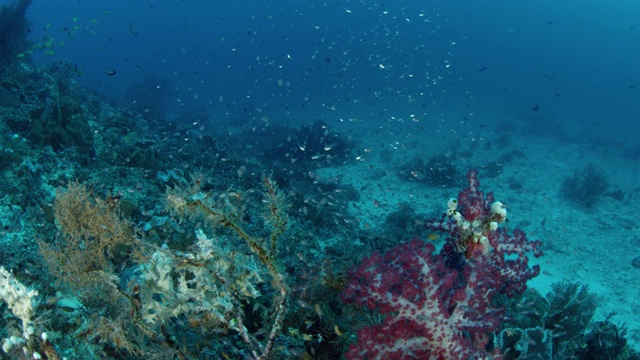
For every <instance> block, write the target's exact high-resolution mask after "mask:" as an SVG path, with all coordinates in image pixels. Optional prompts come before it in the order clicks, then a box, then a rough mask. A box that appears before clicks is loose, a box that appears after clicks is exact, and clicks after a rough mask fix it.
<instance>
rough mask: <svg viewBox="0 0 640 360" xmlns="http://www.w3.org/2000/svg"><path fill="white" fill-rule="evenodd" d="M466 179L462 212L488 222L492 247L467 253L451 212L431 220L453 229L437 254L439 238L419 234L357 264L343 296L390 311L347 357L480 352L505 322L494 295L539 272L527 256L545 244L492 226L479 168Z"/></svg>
mask: <svg viewBox="0 0 640 360" xmlns="http://www.w3.org/2000/svg"><path fill="white" fill-rule="evenodd" d="M468 179H469V188H467V189H465V190H464V191H462V192H461V193H460V196H459V199H458V201H459V204H460V208H461V210H460V211H461V213H462V212H463V213H464V217H465V219H467V218H469V219H472V221H473V220H479V221H480V220H482V221H484V222H487V224H484V223H483V224H484V225H486V226H485V227H483V228H482V230H483V231H485V234H486V239H487V241H488V243H489V245H490V246H489V247H488V251H482V252H478V253H474V254H472V255H473V256H468V254H467V253H465V252H461V251H460V246H459V243H460V241H461V238H462V237H468V236H469V232H468V231H466V230H461V226H459V224H456V223H455V222H452V221H453V220H451V219H446V218H445V219H443V220H440V221H430V222H428V223H427V227H430V228H435V229H438V230H442V231H447V232H449V237H448V238H447V243H446V244H445V245H444V246H443V248H442V250H441V251H440V253H439V254H435V253H434V252H435V247H434V245H433V244H431V243H425V242H423V241H420V240H413V241H411V242H409V243H406V244H402V245H399V246H397V247H395V248H393V249H391V250H389V251H388V252H387V253H385V254H384V255H378V254H374V255H372V256H371V257H369V258H367V259H365V260H364V261H363V263H362V264H361V265H360V266H358V267H356V268H354V269H352V270H351V271H350V273H349V275H350V277H349V282H348V283H347V286H346V288H345V291H344V292H343V294H342V298H343V300H344V301H345V302H349V303H354V304H356V305H360V306H367V307H368V308H369V309H372V310H377V311H378V312H379V313H381V314H384V315H386V317H385V318H384V320H383V321H382V323H380V324H376V325H373V326H370V327H365V328H363V329H360V330H359V331H358V342H357V343H354V344H352V345H351V346H350V348H349V351H348V352H347V354H346V357H347V358H348V359H438V360H440V359H473V358H480V357H482V356H483V355H484V345H485V344H486V340H487V337H488V335H489V334H490V333H491V332H492V331H494V330H496V329H497V328H498V326H499V324H500V321H501V315H502V309H501V308H496V307H495V306H494V303H493V302H492V299H493V297H494V295H496V294H498V293H502V294H506V295H509V296H511V295H514V294H519V293H522V291H524V289H525V288H526V282H527V281H528V280H529V279H531V278H533V277H534V276H536V275H537V274H538V273H539V271H540V270H539V268H538V267H537V266H534V267H533V268H529V266H528V258H527V256H526V253H529V252H532V253H533V254H534V255H535V256H539V255H540V254H541V253H540V252H539V250H538V247H539V242H538V241H535V242H530V241H528V240H527V238H526V236H525V234H524V232H522V231H520V230H516V231H514V233H513V235H509V234H508V232H507V231H506V230H505V229H504V228H499V229H496V230H488V221H489V220H491V219H492V218H491V217H492V213H491V204H492V203H493V197H492V196H491V194H488V195H486V196H485V195H484V194H483V193H482V192H480V191H478V185H479V182H478V180H477V172H475V171H470V172H469V176H468ZM484 225H482V226H484ZM480 226H481V225H478V227H480ZM476 230H477V229H476ZM482 236H485V235H482ZM467 240H468V239H466V238H465V240H464V241H467Z"/></svg>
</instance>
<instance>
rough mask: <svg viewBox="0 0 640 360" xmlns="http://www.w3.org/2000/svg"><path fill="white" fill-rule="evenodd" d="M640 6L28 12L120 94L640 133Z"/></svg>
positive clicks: (233, 5) (133, 7) (174, 6)
mask: <svg viewBox="0 0 640 360" xmlns="http://www.w3.org/2000/svg"><path fill="white" fill-rule="evenodd" d="M639 10H640V9H638V4H637V3H635V2H633V1H617V2H615V4H611V3H605V2H599V1H583V2H580V4H579V5H576V3H575V2H569V1H536V2H531V1H528V2H513V1H492V2H490V3H486V2H482V3H478V2H475V1H456V2H451V1H430V2H422V1H370V2H358V1H327V2H319V1H300V0H296V1H283V0H279V1H272V2H268V3H265V2H261V1H235V2H224V1H190V2H181V1H175V2H171V1H135V2H129V1H110V2H109V3H108V4H106V3H97V2H93V1H56V2H55V6H53V5H52V3H50V2H44V1H35V2H34V4H33V5H32V6H31V8H30V9H29V18H30V19H31V20H32V21H33V32H32V38H33V39H34V40H38V39H40V38H41V37H42V36H53V37H55V39H56V41H55V42H56V43H57V42H59V41H62V42H64V45H63V46H56V48H55V49H54V50H55V52H56V57H60V58H64V59H68V60H70V61H72V62H74V63H76V64H77V65H78V66H79V68H80V69H81V70H82V72H83V73H84V76H83V77H82V78H81V81H82V82H83V83H85V84H86V85H87V86H89V87H90V88H92V89H95V90H96V91H98V92H100V93H102V94H106V95H109V96H113V97H122V96H123V94H124V93H125V92H126V89H127V88H128V87H130V86H132V85H137V84H140V83H141V82H143V81H144V79H145V77H152V78H153V79H155V81H162V82H163V84H162V86H167V87H170V88H171V91H170V97H171V98H172V99H171V101H169V104H167V108H168V109H169V110H170V112H174V113H175V112H179V111H185V110H187V111H193V112H198V113H202V112H204V113H207V114H215V113H221V112H225V111H228V105H229V104H232V105H234V106H239V107H251V108H259V109H261V110H263V111H265V112H271V113H272V114H273V113H276V112H282V111H283V109H292V110H294V111H295V109H299V108H300V107H307V108H308V109H307V110H308V111H310V112H312V113H313V112H319V113H322V112H323V111H324V110H325V109H326V107H331V106H336V107H338V108H340V109H343V110H344V109H346V108H349V107H350V106H351V105H353V103H354V102H357V103H361V104H366V105H367V106H368V107H370V108H373V109H383V108H386V107H393V108H396V107H402V108H403V109H404V110H406V112H407V113H413V114H416V115H417V114H423V116H432V115H431V114H438V113H442V112H445V113H447V114H451V118H453V119H455V120H453V119H452V120H449V121H458V120H459V119H461V118H464V117H465V116H469V114H473V116H475V118H480V119H481V121H482V122H483V123H492V122H500V121H502V120H504V118H513V117H515V118H517V121H530V122H544V123H547V122H548V123H549V124H550V125H552V126H558V127H561V128H564V129H567V131H568V132H569V133H570V134H571V135H573V134H578V133H581V134H589V135H591V136H594V137H596V136H598V137H599V136H602V137H607V138H608V139H610V140H612V141H616V142H618V141H619V142H623V143H629V142H631V143H634V142H636V136H635V133H637V132H638V131H640V129H639V127H640V121H639V119H638V117H639V116H640V101H639V98H640V76H639V75H638V71H637V68H638V65H639V62H640V60H639V58H638V57H639V56H640V54H638V51H640V50H639V49H640V24H638V18H637V13H638V11H639ZM105 12H107V13H106V14H105ZM73 18H77V22H72V19H73ZM92 20H95V21H96V22H95V23H92V22H91V21H92ZM47 24H51V26H50V27H49V28H48V29H46V30H44V28H45V26H46V25H47ZM74 26H78V30H76V31H74V33H73V34H72V36H71V37H70V36H69V33H70V31H69V29H72V28H73V27H74ZM62 29H67V30H62ZM90 31H92V32H93V33H90ZM51 58H52V57H49V56H46V55H40V56H37V57H36V59H37V60H38V61H42V62H47V61H49V60H51ZM112 70H114V71H116V75H115V76H108V75H107V73H108V72H109V71H112ZM279 81H280V82H281V83H282V84H281V85H279V83H278V82H279ZM123 100H124V101H125V102H126V101H128V100H129V99H123ZM536 105H537V107H538V108H539V110H538V111H537V112H534V111H532V110H531V108H532V107H535V106H536ZM309 109H311V110H309ZM340 115H343V114H338V115H337V116H335V117H340ZM292 121H294V122H296V123H297V122H304V121H305V120H301V119H292ZM551 131H553V130H551Z"/></svg>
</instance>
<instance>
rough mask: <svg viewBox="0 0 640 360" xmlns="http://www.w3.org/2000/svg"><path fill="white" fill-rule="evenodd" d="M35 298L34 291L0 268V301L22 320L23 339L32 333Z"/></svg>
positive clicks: (35, 305) (36, 304) (36, 300)
mask: <svg viewBox="0 0 640 360" xmlns="http://www.w3.org/2000/svg"><path fill="white" fill-rule="evenodd" d="M37 296H38V292H37V291H36V290H33V289H29V288H28V287H26V286H25V285H23V284H22V283H20V281H18V280H17V279H16V278H15V277H14V276H13V274H11V273H10V272H8V271H7V270H5V268H4V267H3V266H0V300H4V301H5V302H6V303H7V306H8V307H9V310H11V312H12V313H13V315H14V316H16V317H18V318H20V320H22V334H23V336H24V338H25V339H28V338H29V335H31V334H33V332H34V327H33V320H32V316H33V314H34V313H35V311H36V309H37V307H38V299H37ZM3 348H4V346H3Z"/></svg>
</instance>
